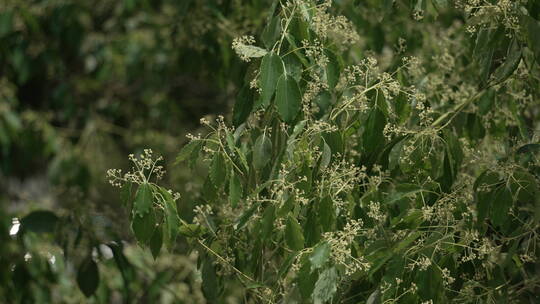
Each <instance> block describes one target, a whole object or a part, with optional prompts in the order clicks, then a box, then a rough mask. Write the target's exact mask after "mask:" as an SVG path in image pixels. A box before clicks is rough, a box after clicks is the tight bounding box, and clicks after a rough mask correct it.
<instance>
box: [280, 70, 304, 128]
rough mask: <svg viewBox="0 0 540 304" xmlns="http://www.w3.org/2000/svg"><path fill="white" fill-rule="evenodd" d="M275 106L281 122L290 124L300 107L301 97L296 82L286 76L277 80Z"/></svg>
mask: <svg viewBox="0 0 540 304" xmlns="http://www.w3.org/2000/svg"><path fill="white" fill-rule="evenodd" d="M276 106H277V110H278V113H279V116H280V117H281V119H283V121H285V122H287V123H290V122H292V121H293V120H294V119H295V118H296V116H297V115H298V113H299V112H300V108H301V106H302V96H301V95H300V89H299V88H298V84H297V83H296V81H295V80H294V79H293V78H292V77H291V76H288V75H283V76H281V77H280V78H279V80H278V83H277V89H276Z"/></svg>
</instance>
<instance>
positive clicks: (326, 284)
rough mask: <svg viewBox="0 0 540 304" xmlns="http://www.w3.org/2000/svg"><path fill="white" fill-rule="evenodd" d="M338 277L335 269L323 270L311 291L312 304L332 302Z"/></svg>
mask: <svg viewBox="0 0 540 304" xmlns="http://www.w3.org/2000/svg"><path fill="white" fill-rule="evenodd" d="M338 284H339V277H338V273H337V270H336V268H335V267H331V268H328V269H326V270H324V271H323V272H322V273H321V274H320V275H319V279H318V280H317V283H315V288H314V289H313V294H312V295H311V296H312V299H313V303H314V304H324V303H328V301H330V300H332V298H333V297H334V295H335V294H336V292H337V287H338Z"/></svg>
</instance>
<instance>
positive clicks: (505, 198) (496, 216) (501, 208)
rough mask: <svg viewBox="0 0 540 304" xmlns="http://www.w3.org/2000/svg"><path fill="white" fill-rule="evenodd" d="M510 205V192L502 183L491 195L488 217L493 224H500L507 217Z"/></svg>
mask: <svg viewBox="0 0 540 304" xmlns="http://www.w3.org/2000/svg"><path fill="white" fill-rule="evenodd" d="M510 207H512V193H510V190H509V189H508V188H507V187H506V185H502V186H500V187H499V188H498V189H497V190H496V191H495V193H494V196H493V206H492V208H491V216H490V218H491V221H492V222H493V224H494V225H495V226H501V225H502V224H504V222H506V220H508V219H509V217H510V216H509V215H508V212H509V211H510Z"/></svg>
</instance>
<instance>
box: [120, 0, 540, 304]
mask: <svg viewBox="0 0 540 304" xmlns="http://www.w3.org/2000/svg"><path fill="white" fill-rule="evenodd" d="M445 3H446V2H445V1H413V4H412V5H411V6H410V10H409V11H406V13H405V14H404V13H403V12H400V11H397V10H399V9H401V10H403V9H404V8H403V6H407V4H405V3H404V2H400V1H398V2H396V3H393V1H386V2H382V4H380V5H382V7H381V6H377V5H375V4H373V3H371V2H366V3H364V4H363V5H364V7H362V9H365V10H366V11H362V9H358V10H351V11H349V13H350V14H351V16H350V20H352V21H350V20H349V19H347V18H345V17H344V16H340V15H335V14H334V13H333V12H332V10H331V4H332V2H331V1H323V2H316V1H281V2H277V1H276V2H274V5H273V6H272V8H271V9H270V11H269V12H268V17H267V19H266V25H265V27H264V30H262V32H261V34H260V35H259V37H258V38H259V39H255V38H254V37H251V36H243V37H239V38H237V39H235V41H234V42H233V49H234V50H235V52H236V53H237V54H238V55H239V57H240V58H242V59H243V60H244V61H247V62H249V63H250V68H249V69H248V72H247V74H246V77H245V83H244V87H243V88H242V89H241V90H240V91H239V93H238V97H237V100H236V103H235V105H234V110H233V114H232V125H231V124H229V123H227V122H225V119H224V118H223V117H219V118H218V119H217V120H216V121H215V122H211V121H208V120H206V119H202V120H201V123H202V124H203V125H205V126H207V128H208V132H207V133H206V134H205V135H204V136H190V142H189V143H188V144H187V145H186V146H185V147H184V148H183V149H182V151H181V152H180V154H179V155H178V157H177V162H179V163H181V164H183V167H180V168H179V169H177V170H184V168H185V166H186V164H189V165H190V166H194V165H195V164H197V163H204V164H206V165H207V168H208V175H207V178H206V181H205V182H204V184H203V185H201V187H200V188H199V189H198V190H197V191H199V193H200V198H199V199H197V202H198V205H197V207H196V208H195V216H194V218H193V219H192V220H191V221H189V219H188V220H179V219H178V218H177V213H176V210H174V209H173V208H169V207H168V206H169V205H170V206H174V196H173V194H171V192H168V191H167V190H166V189H164V188H162V187H160V186H158V185H157V184H156V183H151V182H149V181H148V178H143V179H141V178H140V177H141V176H145V177H148V176H150V175H152V168H155V166H154V163H155V162H156V161H157V159H155V158H152V157H151V155H149V154H143V155H141V156H140V157H139V158H137V157H132V161H133V162H134V163H135V164H136V166H135V167H136V169H135V170H134V171H133V172H129V173H127V174H125V175H123V174H121V173H120V172H117V171H111V172H110V178H111V182H112V183H113V184H115V185H117V186H123V187H127V188H128V189H130V188H131V187H132V186H133V185H136V188H137V190H136V191H133V193H134V194H133V195H132V196H130V199H129V200H128V202H132V205H131V207H130V208H129V209H130V210H131V213H132V215H133V222H132V229H133V231H134V233H135V235H136V236H137V239H138V240H139V244H140V245H142V246H143V247H144V246H148V247H150V249H151V250H152V252H155V253H156V255H157V252H159V248H161V241H162V240H170V241H171V242H169V243H170V246H172V245H174V237H173V236H174V235H176V233H177V232H178V233H180V234H181V235H183V236H184V237H186V238H187V240H188V243H189V244H190V246H191V248H192V249H194V250H196V251H197V252H198V265H199V267H200V272H201V274H202V280H203V285H202V289H203V292H204V294H205V297H206V298H207V300H208V301H209V302H220V301H222V300H220V299H223V298H224V296H225V295H227V294H230V293H233V292H235V290H237V289H238V288H240V289H241V290H242V293H243V294H244V299H245V301H247V302H254V303H259V302H264V303H282V302H287V303H289V302H295V303H304V302H307V303H330V302H332V303H358V302H361V303H363V302H367V303H395V302H399V303H420V302H422V303H447V302H450V301H454V302H459V303H465V302H474V303H477V302H490V301H494V300H495V299H498V300H499V299H505V301H509V302H512V301H517V302H535V301H538V296H537V295H538V294H539V293H538V291H539V283H540V282H539V278H540V277H539V276H538V274H537V271H538V270H537V269H538V267H537V264H536V263H537V262H536V261H537V256H538V254H537V250H538V247H537V246H538V245H537V244H538V243H537V241H538V234H537V232H538V227H539V226H538V219H539V216H540V209H539V208H540V207H539V200H538V192H539V184H538V174H539V173H540V172H539V171H538V168H539V167H538V148H539V147H540V145H539V144H538V142H537V138H538V134H536V133H535V132H537V131H535V130H537V128H538V103H535V102H534V100H536V99H537V98H538V94H539V93H540V92H539V90H538V71H539V69H538V67H537V65H538V50H539V49H538V45H537V44H536V42H535V39H534V37H536V36H537V35H539V34H540V31H539V29H540V28H539V23H538V21H537V19H538V12H539V7H538V5H537V4H534V3H532V2H522V3H509V2H505V1H492V2H488V1H483V2H482V5H479V6H475V5H474V3H476V2H474V3H473V2H468V1H457V2H455V3H454V5H455V8H449V7H447V6H446V5H445ZM350 6H352V4H350V3H345V4H342V7H340V9H346V8H347V7H350ZM375 10H378V11H379V13H378V14H372V15H371V16H370V15H369V14H370V13H372V12H373V11H375ZM344 11H346V10H344ZM382 12H384V13H385V15H384V16H383V15H382ZM355 13H357V15H355ZM409 14H410V15H412V18H414V19H416V20H417V21H418V22H417V23H416V22H411V21H410V19H409V18H410V15H409ZM463 17H464V18H465V20H466V22H465V24H460V23H459V22H457V23H456V20H457V19H458V18H463ZM381 19H382V20H384V22H386V23H389V24H392V25H401V27H400V31H395V32H393V33H391V34H390V35H394V36H396V37H402V36H405V37H404V38H399V39H396V40H397V44H396V50H395V51H394V52H392V50H390V49H388V48H387V46H385V45H384V44H385V42H384V39H386V38H385V37H384V35H385V34H386V31H384V29H382V28H383V27H384V26H383V25H381V24H377V21H380V20H381ZM355 22H356V23H355ZM363 24H367V26H366V27H367V28H370V27H372V28H371V30H373V32H371V33H370V34H371V36H363V35H361V34H359V33H358V32H357V31H356V29H357V28H362V25H363ZM360 31H361V29H360ZM381 36H382V37H381ZM364 37H366V38H364ZM363 38H364V39H367V40H368V41H369V40H370V39H371V41H369V42H367V43H366V42H365V41H363ZM381 40H383V41H382V42H381ZM256 41H260V43H256ZM362 42H364V46H365V45H366V44H368V45H369V44H372V45H373V46H375V47H377V46H379V47H378V50H377V49H376V50H375V51H380V53H379V54H378V55H377V54H374V53H372V52H369V51H365V49H363V48H362V47H360V45H361V43H362ZM381 44H382V45H381ZM376 57H378V59H377V58H376ZM126 185H127V186H126ZM154 213H155V215H154ZM180 216H181V215H180ZM177 222H179V223H180V224H179V225H178V226H176V225H175V223H177ZM139 227H142V228H139ZM144 227H152V228H151V229H146V228H144ZM154 227H155V228H154ZM153 229H154V232H151V231H152V230H153ZM156 232H157V233H158V236H157V237H156V235H155V233H156ZM154 238H157V239H159V242H155V243H154V242H153V241H152V240H153V239H154ZM156 244H157V245H156ZM239 286H240V287H239Z"/></svg>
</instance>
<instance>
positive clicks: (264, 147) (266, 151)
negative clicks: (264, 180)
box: [253, 133, 272, 170]
mask: <svg viewBox="0 0 540 304" xmlns="http://www.w3.org/2000/svg"><path fill="white" fill-rule="evenodd" d="M271 156H272V142H271V141H270V138H269V137H268V135H266V133H263V134H261V135H260V136H259V137H258V138H257V140H256V141H255V145H254V146H253V167H255V169H257V170H260V169H262V168H264V167H265V166H266V164H268V162H269V161H270V158H271Z"/></svg>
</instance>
